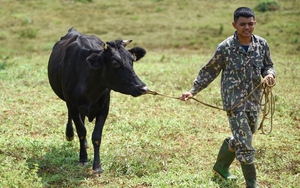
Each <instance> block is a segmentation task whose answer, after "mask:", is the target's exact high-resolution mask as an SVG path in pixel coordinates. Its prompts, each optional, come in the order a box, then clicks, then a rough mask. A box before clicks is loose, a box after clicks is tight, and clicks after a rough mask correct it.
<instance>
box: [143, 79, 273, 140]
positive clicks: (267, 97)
mask: <svg viewBox="0 0 300 188" xmlns="http://www.w3.org/2000/svg"><path fill="white" fill-rule="evenodd" d="M274 85H275V82H274V84H272V85H271V84H269V82H268V81H267V82H266V83H264V82H262V83H260V84H259V85H258V86H257V87H256V88H255V89H254V90H252V91H251V92H250V93H249V95H248V96H246V97H245V98H244V99H243V100H242V101H240V102H239V103H238V104H236V105H235V106H234V107H232V108H231V109H229V110H227V109H223V108H220V107H217V106H213V105H210V104H207V103H205V102H202V101H200V100H198V99H196V98H194V97H190V98H189V99H193V100H195V101H197V102H198V103H201V104H203V105H205V106H208V107H211V108H215V109H218V110H223V111H226V112H227V113H229V114H231V115H232V116H234V114H233V110H234V109H235V108H237V107H238V106H239V105H240V104H242V103H244V102H245V101H246V100H247V99H248V98H249V97H251V96H252V94H253V93H254V92H255V91H256V90H257V89H260V90H261V91H262V95H261V98H260V100H259V101H258V103H259V104H260V106H261V108H262V110H261V111H262V120H261V123H260V126H259V128H258V130H261V131H262V133H263V134H266V135H268V134H270V133H271V132H272V130H273V115H274V113H275V97H274V95H273V93H272V87H273V86H274ZM147 94H152V95H160V96H163V97H167V98H172V99H178V100H180V97H172V96H168V95H164V94H160V93H158V92H156V91H148V92H147ZM263 102H264V103H263ZM269 114H270V117H268V115H269ZM269 118H270V122H271V128H270V130H269V131H268V132H266V131H265V130H264V126H263V123H264V120H265V119H269Z"/></svg>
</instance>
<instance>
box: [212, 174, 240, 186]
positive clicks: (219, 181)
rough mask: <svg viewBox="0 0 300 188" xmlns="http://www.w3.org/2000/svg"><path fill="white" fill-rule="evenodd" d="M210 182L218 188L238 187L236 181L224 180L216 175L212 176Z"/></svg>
mask: <svg viewBox="0 0 300 188" xmlns="http://www.w3.org/2000/svg"><path fill="white" fill-rule="evenodd" d="M211 181H213V182H215V183H216V184H218V185H219V187H220V188H237V187H239V185H238V183H237V180H224V179H221V178H220V177H218V176H216V175H214V176H213V177H212V178H211Z"/></svg>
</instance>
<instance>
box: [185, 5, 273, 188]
mask: <svg viewBox="0 0 300 188" xmlns="http://www.w3.org/2000/svg"><path fill="white" fill-rule="evenodd" d="M255 24H256V21H255V16H254V12H253V11H252V10H251V9H250V8H247V7H240V8H238V9H236V11H235V12H234V21H233V22H232V26H233V27H234V28H235V30H236V31H235V33H234V35H233V36H231V37H229V38H227V39H226V40H224V41H223V42H222V43H220V44H219V45H218V47H217V49H216V51H215V54H214V55H213V57H212V58H211V59H210V60H209V61H208V63H207V64H206V65H205V66H204V67H202V68H201V70H200V71H199V74H198V76H197V78H196V79H195V81H194V85H193V87H192V88H191V90H190V91H189V92H185V93H183V94H182V95H181V97H180V99H181V100H183V101H186V100H188V99H189V98H191V97H193V96H194V95H196V94H197V93H198V92H200V91H201V90H202V89H204V88H206V87H207V86H208V85H209V84H210V83H211V82H212V81H213V80H214V79H215V78H216V77H217V76H218V75H219V73H220V72H222V77H221V95H222V102H223V108H224V109H227V110H229V109H232V108H233V107H234V106H235V105H237V104H238V103H239V102H241V101H243V100H244V99H245V98H246V96H248V95H249V94H250V92H251V91H253V90H254V89H255V88H256V87H257V86H258V85H259V84H260V83H261V76H263V78H264V79H263V82H267V83H268V84H270V85H273V84H274V83H275V70H274V68H273V61H272V59H271V57H270V50H269V46H268V44H267V41H266V40H265V39H263V38H261V37H259V36H257V35H254V34H252V32H253V30H254V26H255ZM259 98H260V91H259V90H256V91H255V92H254V93H253V94H252V97H249V98H248V99H247V100H245V101H244V102H243V103H241V104H240V105H238V106H237V107H236V108H234V109H233V111H232V113H228V114H227V115H228V120H229V124H230V128H231V132H232V136H230V137H229V138H226V139H225V140H224V142H223V144H222V146H221V148H220V151H219V154H218V156H217V160H216V163H215V165H214V167H213V172H214V173H215V174H216V175H219V176H221V177H222V178H224V179H226V180H227V179H235V178H236V176H234V175H232V174H230V172H229V166H230V165H231V163H232V162H233V160H234V158H236V159H237V160H238V161H239V162H240V163H241V167H242V171H243V175H244V178H245V180H246V185H247V187H257V183H256V170H255V166H254V153H255V149H254V147H253V146H252V135H253V134H254V132H255V131H256V129H257V124H258V116H259V112H260V106H259V104H258V100H259Z"/></svg>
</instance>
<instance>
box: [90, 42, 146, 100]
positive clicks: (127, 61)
mask: <svg viewBox="0 0 300 188" xmlns="http://www.w3.org/2000/svg"><path fill="white" fill-rule="evenodd" d="M131 42H132V40H116V41H111V42H106V43H104V44H103V45H102V47H103V50H101V51H100V52H99V53H92V54H91V55H89V56H88V57H87V58H86V61H87V63H88V64H89V66H90V67H92V69H95V70H97V72H99V74H101V75H102V78H101V82H102V81H103V83H102V84H103V85H105V86H106V87H108V88H110V89H112V90H114V91H117V92H121V93H123V94H129V95H132V96H135V97H136V96H139V95H142V94H145V93H147V91H148V88H147V86H146V84H144V83H143V82H142V81H141V80H140V79H139V77H138V76H137V75H136V73H135V72H134V70H133V62H134V61H138V60H139V59H141V58H142V57H144V55H145V54H146V50H144V49H143V48H141V47H134V48H131V49H130V50H126V49H125V47H126V46H127V45H128V44H129V43H131Z"/></svg>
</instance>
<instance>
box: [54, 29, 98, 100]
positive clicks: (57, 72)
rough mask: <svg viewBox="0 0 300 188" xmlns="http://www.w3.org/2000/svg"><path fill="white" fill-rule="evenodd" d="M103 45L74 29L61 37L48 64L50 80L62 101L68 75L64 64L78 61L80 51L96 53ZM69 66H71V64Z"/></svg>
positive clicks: (92, 37)
mask: <svg viewBox="0 0 300 188" xmlns="http://www.w3.org/2000/svg"><path fill="white" fill-rule="evenodd" d="M102 43H103V42H102V41H101V40H100V39H99V38H97V37H95V36H85V35H82V34H80V33H78V32H77V31H76V30H75V29H74V28H71V29H69V31H68V33H67V34H66V35H65V36H63V37H61V39H60V41H58V42H56V43H55V45H54V47H53V49H52V53H51V55H50V59H49V63H48V78H49V82H50V85H51V87H52V89H53V91H54V92H55V93H56V95H57V96H59V97H60V98H61V99H62V100H65V97H64V94H63V93H64V91H63V88H64V85H63V84H64V83H63V81H64V80H66V79H63V77H64V76H66V75H65V74H67V73H66V71H67V70H63V69H64V66H66V65H64V63H68V62H69V61H72V59H73V58H74V59H76V58H75V56H77V55H78V54H79V53H80V52H79V50H81V49H85V50H87V51H88V50H91V51H94V50H97V49H99V48H101V44H102ZM70 49H71V50H70ZM81 51H82V50H81ZM67 66H69V64H68V65H67ZM70 66H74V65H70ZM72 68H74V67H71V69H72ZM68 74H70V73H68ZM71 75H72V73H71ZM74 79H76V78H74V77H70V78H68V79H67V80H70V81H72V80H74Z"/></svg>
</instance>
